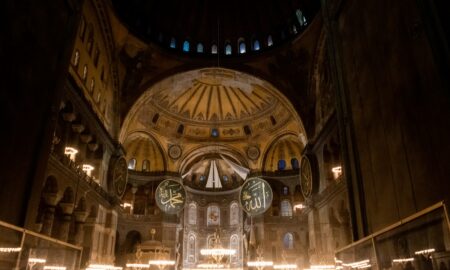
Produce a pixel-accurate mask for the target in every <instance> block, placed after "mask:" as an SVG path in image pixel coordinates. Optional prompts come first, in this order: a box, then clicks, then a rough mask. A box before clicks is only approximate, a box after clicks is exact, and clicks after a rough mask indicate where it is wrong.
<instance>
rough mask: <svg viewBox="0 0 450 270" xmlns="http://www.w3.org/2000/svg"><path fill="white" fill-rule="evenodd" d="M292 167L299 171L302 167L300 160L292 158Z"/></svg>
mask: <svg viewBox="0 0 450 270" xmlns="http://www.w3.org/2000/svg"><path fill="white" fill-rule="evenodd" d="M291 166H292V169H293V170H298V169H299V168H300V165H299V163H298V159H296V158H292V159H291Z"/></svg>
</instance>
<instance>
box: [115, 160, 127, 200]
mask: <svg viewBox="0 0 450 270" xmlns="http://www.w3.org/2000/svg"><path fill="white" fill-rule="evenodd" d="M111 160H112V161H113V164H114V165H113V166H111V168H113V169H112V172H111V174H112V184H113V189H114V193H115V194H116V195H117V196H118V197H119V198H120V197H122V196H123V194H124V193H125V188H126V186H127V182H128V168H127V161H126V160H125V158H124V157H119V158H117V159H111Z"/></svg>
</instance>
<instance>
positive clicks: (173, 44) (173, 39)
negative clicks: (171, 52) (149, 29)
mask: <svg viewBox="0 0 450 270" xmlns="http://www.w3.org/2000/svg"><path fill="white" fill-rule="evenodd" d="M169 46H170V48H172V49H175V48H176V47H177V42H176V40H175V38H174V37H173V38H171V39H170V45H169Z"/></svg>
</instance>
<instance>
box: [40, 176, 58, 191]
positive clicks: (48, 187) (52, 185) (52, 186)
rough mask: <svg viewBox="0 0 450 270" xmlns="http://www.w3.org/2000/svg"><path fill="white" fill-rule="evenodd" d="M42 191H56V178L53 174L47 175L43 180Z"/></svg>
mask: <svg viewBox="0 0 450 270" xmlns="http://www.w3.org/2000/svg"><path fill="white" fill-rule="evenodd" d="M42 193H52V194H57V193H58V180H56V177H55V176H53V175H49V176H48V177H47V179H46V180H45V184H44V188H43V190H42Z"/></svg>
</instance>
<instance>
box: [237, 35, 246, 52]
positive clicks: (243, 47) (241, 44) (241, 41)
mask: <svg viewBox="0 0 450 270" xmlns="http://www.w3.org/2000/svg"><path fill="white" fill-rule="evenodd" d="M238 47H239V53H240V54H244V53H246V52H247V45H246V44H245V40H244V38H239V39H238Z"/></svg>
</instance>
